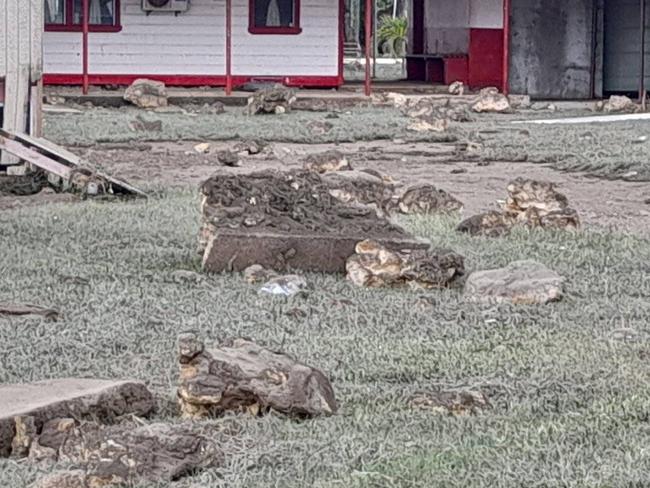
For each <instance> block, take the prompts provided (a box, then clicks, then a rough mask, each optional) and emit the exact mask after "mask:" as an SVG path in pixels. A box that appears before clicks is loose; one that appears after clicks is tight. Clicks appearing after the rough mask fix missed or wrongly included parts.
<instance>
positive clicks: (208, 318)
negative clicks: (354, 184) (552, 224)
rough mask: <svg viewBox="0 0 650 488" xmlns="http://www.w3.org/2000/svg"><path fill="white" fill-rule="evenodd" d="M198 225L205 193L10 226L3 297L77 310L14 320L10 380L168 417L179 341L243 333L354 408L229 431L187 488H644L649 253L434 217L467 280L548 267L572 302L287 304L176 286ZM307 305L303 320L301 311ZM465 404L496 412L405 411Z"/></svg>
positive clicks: (420, 229) (434, 294) (4, 225)
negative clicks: (149, 402)
mask: <svg viewBox="0 0 650 488" xmlns="http://www.w3.org/2000/svg"><path fill="white" fill-rule="evenodd" d="M198 221H199V214H198V201H197V198H196V197H195V195H193V194H191V193H177V194H167V195H165V196H163V197H161V198H157V199H152V200H151V201H149V202H148V203H112V204H105V203H99V202H86V203H82V204H76V205H53V206H48V207H34V208H27V209H22V210H15V211H6V212H3V213H0V243H1V245H2V250H3V252H2V253H1V254H0V270H2V275H3V279H2V280H1V281H0V301H7V302H28V303H35V304H40V305H47V306H52V307H55V308H58V309H60V310H61V312H62V314H63V317H62V319H61V320H60V321H59V322H56V323H52V322H45V321H43V320H42V319H39V318H31V319H29V318H25V319H15V318H12V319H10V320H8V319H0V344H1V345H2V354H0V382H3V383H4V382H10V383H11V382H21V381H31V380H39V379H45V378H53V377H60V376H73V375H74V376H84V377H102V378H125V377H132V378H136V379H141V380H144V381H145V382H146V383H147V384H148V385H149V387H150V388H151V389H152V390H153V391H154V392H155V394H156V395H157V397H158V399H159V404H160V412H159V414H158V417H160V418H166V419H169V418H171V417H173V415H174V412H175V410H174V397H175V382H176V375H177V367H176V361H175V354H176V353H175V341H176V336H177V334H178V333H179V332H182V331H187V330H194V331H197V332H198V333H199V334H200V335H201V336H203V337H205V338H206V339H207V340H208V342H211V341H212V342H217V341H219V340H220V339H222V338H225V337H230V336H246V337H250V338H253V339H254V340H256V341H257V342H259V343H261V344H264V345H267V346H270V347H271V348H274V349H278V350H283V351H286V352H288V353H291V354H293V355H294V356H296V357H298V358H300V359H301V360H303V361H305V362H307V363H309V364H312V365H315V366H317V367H319V368H321V369H322V370H323V371H325V373H326V374H327V375H328V376H329V377H330V378H331V380H332V383H333V385H334V388H335V390H336V393H337V398H338V400H339V402H340V404H341V412H340V414H339V415H337V416H335V417H332V418H327V419H316V420H312V421H305V422H296V421H292V420H289V419H286V418H284V417H282V416H280V415H270V416H268V417H265V418H262V419H253V418H244V417H228V418H225V419H220V420H216V421H214V422H213V423H214V424H215V428H217V427H218V426H219V425H220V424H223V423H236V424H237V425H238V426H239V427H240V429H241V432H240V434H239V436H238V439H237V442H236V443H234V444H233V445H234V446H235V447H233V448H232V449H230V450H228V451H227V464H226V466H224V467H223V469H220V470H215V471H208V472H204V473H201V474H198V475H197V476H196V477H194V478H191V479H186V480H183V481H181V482H179V483H177V484H175V485H174V486H177V487H182V488H186V487H188V488H189V487H192V488H199V487H204V486H223V487H230V488H244V487H246V488H252V487H255V488H258V487H269V488H270V487H309V486H314V487H320V488H325V487H327V488H334V487H346V488H348V487H352V488H357V487H358V488H361V487H384V486H390V487H432V486H463V487H466V486H472V487H475V486H483V487H493V486H623V485H627V486H631V485H632V484H633V483H635V482H638V483H639V484H638V486H642V485H643V484H645V483H647V480H648V473H649V472H650V449H649V448H648V446H649V445H650V423H649V422H648V419H649V418H650V417H649V416H650V388H648V377H649V374H650V362H649V361H648V359H649V358H650V241H648V240H642V239H640V238H636V237H633V236H627V235H614V234H607V233H603V232H595V231H585V232H581V233H578V234H572V233H563V232H524V231H521V232H517V233H515V234H513V235H511V236H509V237H507V238H503V239H498V240H489V239H483V238H470V237H467V236H464V235H459V234H456V233H455V232H453V226H454V224H455V222H453V221H451V220H445V219H424V218H419V219H413V220H410V221H408V222H407V225H408V226H409V228H411V229H412V230H413V231H414V232H415V233H416V234H418V235H421V236H424V237H427V238H429V239H431V241H432V242H433V243H434V244H436V245H439V246H448V247H452V248H453V249H455V250H456V251H458V252H460V253H461V254H463V255H465V256H466V257H467V267H468V269H469V270H476V269H483V268H487V267H494V266H501V265H505V264H506V263H508V262H509V261H512V260H515V259H521V258H533V259H537V260H539V261H541V262H543V263H545V264H547V265H548V266H550V267H551V268H553V269H555V270H556V271H558V272H560V273H562V274H563V275H565V276H566V277H567V289H568V294H567V296H566V298H565V300H564V301H563V302H560V303H557V304H553V305H548V306H539V307H536V306H520V307H510V306H507V305H504V306H499V307H480V306H478V305H470V304H466V303H464V302H463V301H462V297H461V294H460V291H459V290H445V291H427V292H414V291H408V290H383V291H380V290H365V289H357V288H354V287H353V286H351V285H350V284H348V283H346V282H345V281H344V280H343V279H341V278H337V277H326V276H317V275H308V279H309V281H310V282H311V283H312V285H313V292H312V293H311V295H310V296H309V297H308V298H305V299H293V300H288V301H287V300H285V299H278V298H270V297H266V296H260V295H258V294H257V290H256V288H255V287H252V286H249V285H247V284H246V283H245V282H244V281H243V279H242V278H241V277H240V276H209V277H205V279H204V280H202V281H201V282H199V283H196V284H195V283H184V284H183V283H176V282H174V280H172V279H171V274H172V273H173V272H174V271H175V270H178V269H192V270H198V268H199V261H198V257H197V256H196V255H195V252H194V251H195V247H196V236H197V232H198ZM70 277H80V278H84V279H86V280H88V282H87V283H85V282H83V281H79V280H77V281H74V280H71V279H70ZM296 308H299V309H300V310H302V311H303V312H304V314H295V313H289V314H288V313H287V312H289V311H291V310H292V309H296ZM453 389H469V390H478V391H482V392H483V393H485V394H486V395H487V396H488V398H489V400H490V403H491V408H490V409H488V410H486V411H484V412H483V413H482V414H481V415H477V416H473V417H462V418H456V417H446V416H439V415H434V414H432V413H431V412H429V411H425V410H417V409H414V408H412V407H410V406H409V404H408V398H409V397H410V396H411V395H413V394H414V393H416V392H422V391H425V392H426V391H437V390H453ZM237 446H238V447H237ZM39 469H42V468H37V467H34V466H31V465H30V464H27V463H16V462H13V461H8V460H3V461H1V462H0V486H6V487H11V488H24V487H26V486H27V485H28V484H29V483H30V482H31V481H32V480H33V479H34V478H35V477H36V476H37V475H38V472H39V471H38V470H39Z"/></svg>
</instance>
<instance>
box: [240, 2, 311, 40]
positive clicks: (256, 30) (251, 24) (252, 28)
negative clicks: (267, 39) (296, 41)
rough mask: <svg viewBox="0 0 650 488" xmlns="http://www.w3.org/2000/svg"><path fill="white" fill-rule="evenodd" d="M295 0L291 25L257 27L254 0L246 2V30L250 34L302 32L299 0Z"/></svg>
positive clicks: (294, 33) (293, 33) (295, 33)
mask: <svg viewBox="0 0 650 488" xmlns="http://www.w3.org/2000/svg"><path fill="white" fill-rule="evenodd" d="M293 1H294V2H295V7H294V12H293V17H294V25H292V26H291V27H259V26H256V25H255V0H249V2H248V14H249V15H248V32H250V33H251V34H279V35H294V36H295V35H297V34H300V33H301V32H302V27H300V0H293Z"/></svg>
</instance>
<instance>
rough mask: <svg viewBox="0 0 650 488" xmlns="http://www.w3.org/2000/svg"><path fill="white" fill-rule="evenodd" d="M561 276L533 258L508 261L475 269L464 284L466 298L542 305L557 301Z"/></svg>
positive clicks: (480, 301) (478, 300) (476, 300)
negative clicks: (505, 263) (498, 266)
mask: <svg viewBox="0 0 650 488" xmlns="http://www.w3.org/2000/svg"><path fill="white" fill-rule="evenodd" d="M563 284H564V278H563V277H562V276H560V275H559V274H557V273H556V272H555V271H553V270H551V269H549V268H547V267H546V266H545V265H543V264H540V263H538V262H536V261H532V260H525V261H515V262H513V263H510V264H509V265H508V266H506V267H505V268H499V269H492V270H487V271H476V272H474V273H472V274H471V275H469V277H468V278H467V281H466V283H465V293H464V295H465V299H466V300H468V301H472V302H478V303H488V304H490V303H504V302H508V303H513V304H516V305H535V304H545V303H549V302H554V301H557V300H560V299H561V298H562V295H563Z"/></svg>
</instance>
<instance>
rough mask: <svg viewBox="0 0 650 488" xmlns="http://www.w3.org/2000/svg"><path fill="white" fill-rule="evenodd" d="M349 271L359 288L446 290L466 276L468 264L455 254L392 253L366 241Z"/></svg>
mask: <svg viewBox="0 0 650 488" xmlns="http://www.w3.org/2000/svg"><path fill="white" fill-rule="evenodd" d="M346 269H347V278H348V280H350V281H351V282H352V283H354V284H355V285H357V286H363V287H369V288H382V287H399V286H407V285H408V286H415V287H421V288H444V287H447V286H450V285H451V284H452V283H453V282H454V281H455V280H456V279H458V278H459V277H460V276H462V275H463V274H464V272H465V265H464V258H463V257H462V256H460V255H459V254H456V253H454V252H453V251H449V250H422V249H416V250H412V251H391V250H389V249H387V248H385V247H383V246H381V245H380V244H378V243H376V242H374V241H370V240H366V241H363V242H360V243H358V244H357V246H356V253H355V254H354V255H353V256H351V257H350V258H349V259H348V261H347V265H346Z"/></svg>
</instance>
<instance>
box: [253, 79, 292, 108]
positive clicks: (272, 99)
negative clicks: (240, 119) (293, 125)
mask: <svg viewBox="0 0 650 488" xmlns="http://www.w3.org/2000/svg"><path fill="white" fill-rule="evenodd" d="M295 102H296V93H295V91H294V90H292V89H290V88H287V87H284V86H275V87H271V88H263V89H261V90H259V91H257V92H256V93H255V94H254V95H253V96H251V97H249V99H248V109H247V110H248V114H249V115H257V114H278V115H279V114H284V113H286V112H289V111H290V110H291V107H292V106H293V104H294V103H295Z"/></svg>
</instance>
